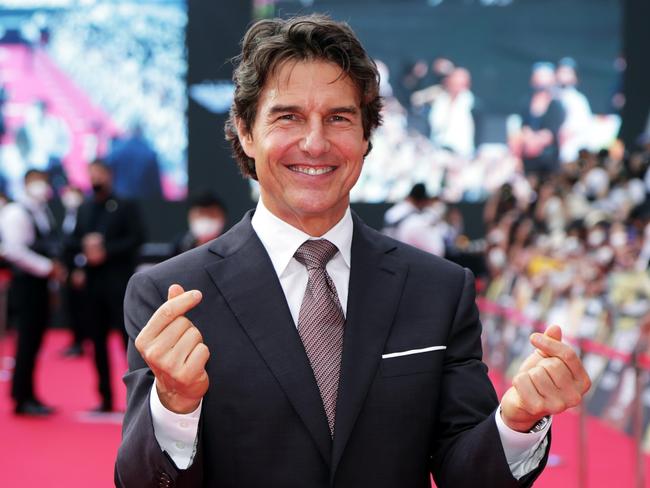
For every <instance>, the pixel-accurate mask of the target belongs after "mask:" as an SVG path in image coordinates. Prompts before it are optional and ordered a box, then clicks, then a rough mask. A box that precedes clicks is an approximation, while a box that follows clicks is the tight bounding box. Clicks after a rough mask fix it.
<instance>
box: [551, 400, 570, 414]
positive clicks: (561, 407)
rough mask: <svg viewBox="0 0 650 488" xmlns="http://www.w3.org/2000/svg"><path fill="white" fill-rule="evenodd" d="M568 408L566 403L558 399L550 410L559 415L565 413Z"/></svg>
mask: <svg viewBox="0 0 650 488" xmlns="http://www.w3.org/2000/svg"><path fill="white" fill-rule="evenodd" d="M567 407H568V405H567V403H565V402H564V401H563V400H562V399H561V398H558V399H556V400H555V401H553V402H552V403H551V405H550V408H549V410H550V413H552V414H558V413H562V412H564V411H565V410H566V409H567Z"/></svg>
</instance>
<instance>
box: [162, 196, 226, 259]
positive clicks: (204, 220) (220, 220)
mask: <svg viewBox="0 0 650 488" xmlns="http://www.w3.org/2000/svg"><path fill="white" fill-rule="evenodd" d="M187 225H188V227H189V229H188V230H187V232H186V233H184V234H183V235H182V236H180V237H179V238H178V239H177V240H176V242H174V256H175V255H177V254H180V253H183V252H185V251H189V250H190V249H194V248H195V247H197V246H201V245H203V244H205V243H206V242H208V241H211V240H212V239H215V238H217V237H219V236H220V235H221V233H222V231H223V228H224V226H225V225H226V208H225V206H224V204H223V203H222V202H221V200H220V199H219V197H217V196H216V195H214V194H213V193H212V192H204V193H200V194H198V195H196V196H195V197H194V198H192V200H191V201H190V209H189V211H188V212H187Z"/></svg>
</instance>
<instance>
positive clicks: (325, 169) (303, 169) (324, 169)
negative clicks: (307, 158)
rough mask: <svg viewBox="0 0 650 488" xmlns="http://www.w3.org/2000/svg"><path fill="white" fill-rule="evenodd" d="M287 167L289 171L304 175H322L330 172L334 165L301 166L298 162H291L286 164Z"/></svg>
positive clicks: (334, 167)
mask: <svg viewBox="0 0 650 488" xmlns="http://www.w3.org/2000/svg"><path fill="white" fill-rule="evenodd" d="M288 168H289V169H290V170H291V171H294V172H295V173H302V174H305V175H310V176H319V175H324V174H326V173H331V172H332V171H334V170H335V169H336V166H318V167H315V166H301V165H298V164H293V165H291V166H288Z"/></svg>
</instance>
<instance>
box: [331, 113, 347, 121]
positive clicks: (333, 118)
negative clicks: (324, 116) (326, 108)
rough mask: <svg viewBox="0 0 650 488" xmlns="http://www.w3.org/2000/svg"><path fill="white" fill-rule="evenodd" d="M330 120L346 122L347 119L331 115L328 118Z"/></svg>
mask: <svg viewBox="0 0 650 488" xmlns="http://www.w3.org/2000/svg"><path fill="white" fill-rule="evenodd" d="M330 120H331V121H332V122H348V118H347V117H344V116H343V115H332V116H331V117H330Z"/></svg>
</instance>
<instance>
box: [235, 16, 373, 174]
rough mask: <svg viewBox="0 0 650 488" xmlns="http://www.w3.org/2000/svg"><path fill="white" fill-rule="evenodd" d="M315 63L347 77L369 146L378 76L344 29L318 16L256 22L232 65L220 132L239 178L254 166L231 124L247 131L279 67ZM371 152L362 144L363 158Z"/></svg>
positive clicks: (250, 128) (253, 168)
mask: <svg viewBox="0 0 650 488" xmlns="http://www.w3.org/2000/svg"><path fill="white" fill-rule="evenodd" d="M318 60H323V61H328V62H331V63H334V64H335V65H337V66H339V67H340V68H341V76H348V77H349V78H350V79H351V80H352V82H353V83H354V84H355V85H356V87H357V89H358V91H359V95H360V97H359V98H360V100H361V120H362V124H363V136H364V139H366V140H369V139H370V136H371V135H372V132H373V131H374V129H376V128H377V127H378V126H379V125H380V124H381V114H380V112H381V107H382V101H381V97H380V96H379V72H378V71H377V66H376V65H375V62H374V61H373V60H372V59H371V58H370V56H368V53H366V51H365V49H364V48H363V46H362V45H361V42H359V39H358V38H357V36H356V35H355V34H354V32H353V31H352V29H351V28H350V26H349V25H347V24H346V23H344V22H337V21H335V20H332V19H331V18H330V17H328V16H326V15H320V14H313V15H308V16H303V17H294V18H291V19H287V20H284V19H267V20H260V21H258V22H256V23H255V24H253V25H252V26H251V27H250V29H248V31H247V32H246V35H245V36H244V39H243V40H242V52H241V54H240V55H239V56H237V57H236V58H234V60H233V61H234V63H235V65H236V67H235V70H234V73H233V81H234V84H235V97H234V100H233V103H232V106H231V107H230V116H229V117H228V120H227V121H226V126H225V132H226V140H228V141H229V142H230V144H231V146H232V150H233V154H234V156H235V159H236V161H237V164H238V165H239V168H240V170H241V172H242V174H243V175H244V176H247V177H251V178H253V179H257V174H256V172H255V160H253V159H252V158H249V157H248V156H247V155H246V153H245V152H244V149H243V148H242V146H241V143H240V142H239V137H238V135H237V126H236V124H235V120H236V119H237V118H239V119H241V121H242V122H243V123H244V126H245V127H246V130H247V131H251V130H252V128H253V124H254V122H255V116H256V114H257V105H258V101H259V97H260V94H261V93H262V89H263V88H264V85H265V83H266V81H267V79H268V78H269V77H270V76H271V75H273V73H274V72H275V70H277V69H278V67H280V66H281V65H282V63H284V62H286V61H318ZM371 147H372V146H371V144H368V152H370V149H371ZM366 154H368V153H366Z"/></svg>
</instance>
